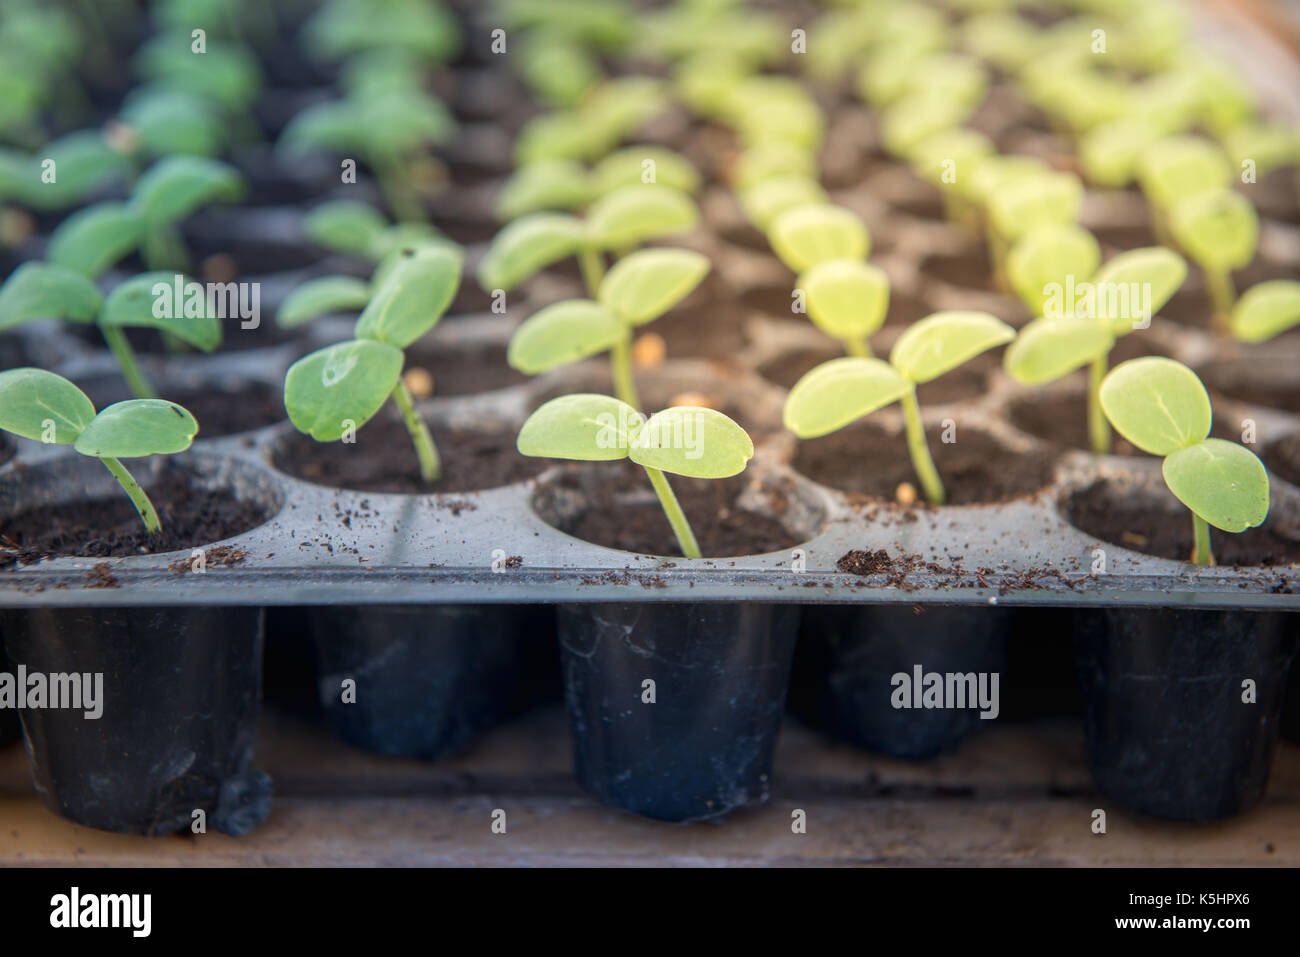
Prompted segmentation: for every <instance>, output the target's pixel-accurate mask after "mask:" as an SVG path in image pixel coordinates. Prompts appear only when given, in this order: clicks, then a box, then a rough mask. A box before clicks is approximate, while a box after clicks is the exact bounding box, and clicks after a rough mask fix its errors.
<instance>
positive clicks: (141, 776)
mask: <svg viewBox="0 0 1300 957" xmlns="http://www.w3.org/2000/svg"><path fill="white" fill-rule="evenodd" d="M0 627H3V629H4V635H5V649H4V650H5V655H6V658H7V660H8V667H9V670H10V671H11V672H16V670H17V668H18V666H19V665H23V666H25V668H26V671H27V673H28V674H29V675H30V674H32V673H37V672H39V673H41V674H43V675H51V674H68V673H80V674H91V675H95V674H102V675H103V679H102V699H103V701H102V713H101V715H100V716H99V717H98V718H87V717H86V715H85V710H84V709H78V710H73V709H59V710H55V709H52V708H48V707H46V708H25V709H23V710H22V711H21V712H20V713H21V716H22V723H23V731H24V733H25V735H26V738H27V750H28V756H29V758H30V760H31V769H32V779H33V782H34V783H35V785H36V789H37V791H38V792H39V793H40V794H41V797H42V798H43V799H44V801H45V803H46V804H47V805H48V806H49V807H50V809H51V810H53V811H55V812H56V813H57V814H60V815H62V816H63V817H66V818H69V819H71V820H73V821H76V822H77V823H79V824H85V825H87V826H89V827H95V828H100V829H101V830H106V831H125V832H131V833H137V834H163V833H168V832H171V831H179V830H186V829H190V828H191V826H192V823H193V822H194V821H195V820H196V818H195V816H194V812H195V811H196V810H202V811H203V812H204V816H205V818H206V827H207V829H208V830H209V831H211V830H216V831H222V832H224V833H227V834H243V833H245V832H247V831H249V830H251V829H252V828H254V827H256V826H257V825H258V824H260V823H261V822H262V820H263V819H264V818H265V817H266V815H267V812H268V811H269V810H270V798H271V781H270V778H268V777H267V776H266V775H265V774H264V773H263V772H261V771H257V770H253V768H252V762H253V745H254V740H255V738H256V732H257V717H258V708H259V704H260V692H261V674H262V611H261V609H258V608H239V607H227V608H221V609H211V608H113V609H93V608H67V609H34V610H31V611H26V612H4V613H3V615H0Z"/></svg>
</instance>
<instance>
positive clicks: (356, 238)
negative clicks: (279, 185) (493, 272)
mask: <svg viewBox="0 0 1300 957" xmlns="http://www.w3.org/2000/svg"><path fill="white" fill-rule="evenodd" d="M303 232H304V233H305V234H306V236H307V238H308V239H310V240H311V241H312V242H314V243H316V244H317V245H320V246H323V247H324V248H326V249H328V250H331V251H332V252H337V253H344V254H346V255H349V256H360V257H362V258H363V259H368V260H370V261H371V262H374V263H379V262H382V261H383V260H384V259H386V258H387V257H388V256H390V255H391V254H392V253H394V252H395V251H397V250H399V249H401V248H402V247H403V246H408V245H411V244H413V243H423V242H429V241H433V240H437V239H439V238H440V236H439V233H438V231H437V230H436V229H434V228H433V226H431V225H429V224H428V223H411V222H399V223H390V222H389V221H388V220H387V219H385V218H384V215H383V213H381V212H379V211H378V210H377V209H375V208H374V207H373V206H370V205H368V204H366V203H362V202H357V201H356V200H348V199H342V200H334V201H331V202H328V203H321V204H320V205H319V206H317V207H316V208H314V209H313V210H312V211H311V212H310V213H308V214H307V215H306V216H305V217H304V218H303ZM447 241H448V242H449V241H450V240H447Z"/></svg>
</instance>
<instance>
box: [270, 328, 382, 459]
mask: <svg viewBox="0 0 1300 957" xmlns="http://www.w3.org/2000/svg"><path fill="white" fill-rule="evenodd" d="M402 361H403V357H402V350H401V349H397V348H394V347H393V346H390V345H388V344H387V343H384V342H377V341H375V340H374V339H353V340H351V341H350V342H340V343H338V344H337V345H333V346H327V347H326V348H324V349H318V350H317V351H316V352H313V353H311V354H310V355H307V356H303V357H302V358H301V359H299V360H298V361H297V362H295V363H294V364H293V365H292V366H290V367H289V371H288V373H286V374H285V377H284V408H285V411H287V412H288V413H289V421H291V422H292V423H293V425H294V428H296V429H297V430H298V431H299V432H304V433H306V434H307V435H310V436H311V437H312V438H313V439H316V440H317V441H318V442H334V441H336V440H338V439H339V438H341V437H342V436H343V434H344V433H345V432H347V431H348V429H349V428H352V429H359V428H361V426H363V425H365V424H366V423H367V422H368V421H370V419H371V417H372V416H373V415H374V414H375V413H376V412H378V411H379V410H380V409H381V408H382V407H383V404H384V402H386V401H387V400H388V397H389V396H390V395H392V392H393V389H394V388H396V386H397V382H398V379H399V378H400V377H401V375H402Z"/></svg>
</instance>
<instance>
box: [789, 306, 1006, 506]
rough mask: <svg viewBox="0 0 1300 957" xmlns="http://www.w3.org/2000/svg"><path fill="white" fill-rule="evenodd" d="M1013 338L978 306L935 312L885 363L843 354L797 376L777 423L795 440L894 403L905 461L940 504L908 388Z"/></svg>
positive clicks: (939, 483) (935, 472)
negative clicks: (903, 433)
mask: <svg viewBox="0 0 1300 957" xmlns="http://www.w3.org/2000/svg"><path fill="white" fill-rule="evenodd" d="M1015 337H1016V331H1015V330H1014V329H1013V328H1011V326H1009V325H1007V324H1006V323H1005V322H1003V321H1002V320H1001V319H998V318H996V317H994V316H991V315H989V314H988V313H985V312H937V313H935V314H934V315H932V316H928V317H926V318H925V319H922V320H920V321H919V322H916V323H913V324H912V325H911V326H909V327H908V328H907V331H905V332H904V333H903V334H902V335H901V336H899V337H898V341H897V342H895V343H894V348H893V350H892V351H891V352H890V354H889V361H888V362H885V361H883V360H881V359H872V358H865V357H858V356H851V357H848V358H844V359H832V360H830V361H829V362H823V363H822V364H821V365H819V366H817V368H815V369H813V370H812V371H811V372H809V373H808V374H807V375H805V376H804V377H803V378H802V379H800V380H799V381H798V382H796V383H795V385H794V388H793V389H791V390H790V395H789V397H788V398H787V399H786V403H785V427H786V428H787V429H789V430H790V431H791V432H793V433H794V434H795V435H797V436H799V438H801V439H812V438H817V437H818V436H821V435H827V434H829V433H831V432H835V431H838V430H839V429H842V428H844V426H846V425H848V424H849V423H851V422H854V421H856V420H857V419H860V418H861V417H862V416H864V415H867V414H869V413H871V412H875V411H876V410H877V409H882V408H884V407H885V406H887V405H890V404H892V403H894V402H899V403H901V405H902V407H903V415H904V418H905V420H906V424H907V449H908V452H909V454H910V455H911V457H912V467H913V468H914V469H915V471H916V476H917V478H918V479H919V480H920V482H921V487H922V488H923V489H924V491H925V496H926V498H927V499H928V500H929V501H930V503H931V504H932V505H942V504H943V503H944V501H945V494H944V488H943V481H942V480H941V479H940V477H939V472H938V470H937V469H936V468H935V465H934V459H933V458H931V456H930V449H929V447H928V446H927V445H926V441H925V427H924V425H923V424H922V421H921V409H920V406H919V405H918V404H917V401H916V387H917V386H918V385H923V384H924V383H926V382H929V381H931V380H932V379H937V378H938V377H939V376H941V375H943V374H944V373H946V372H950V371H952V370H953V369H955V368H957V367H958V366H959V365H961V364H962V363H964V362H968V361H970V360H971V359H973V358H975V357H976V356H977V355H979V354H980V353H982V352H986V351H987V350H989V349H993V348H996V347H997V346H1000V345H1005V344H1006V343H1008V342H1010V341H1011V340H1012V339H1014V338H1015Z"/></svg>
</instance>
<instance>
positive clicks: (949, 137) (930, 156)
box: [912, 127, 996, 232]
mask: <svg viewBox="0 0 1300 957" xmlns="http://www.w3.org/2000/svg"><path fill="white" fill-rule="evenodd" d="M995 152H996V148H995V147H994V145H993V141H992V140H990V139H989V138H988V137H987V136H985V135H984V134H983V133H980V132H977V131H976V130H970V129H966V128H965V127H957V128H955V129H950V130H942V131H940V132H938V133H935V134H934V135H933V136H927V137H926V138H925V139H923V140H921V142H919V143H918V144H917V145H916V148H915V149H914V150H913V152H912V167H913V169H915V170H916V172H917V175H919V176H920V177H921V178H923V179H925V180H928V181H929V182H931V183H933V184H934V185H935V186H937V187H938V188H939V191H940V193H941V194H942V195H943V208H944V213H945V215H946V216H947V217H948V221H949V222H950V223H952V224H953V225H954V226H961V227H962V228H963V229H967V230H970V231H972V232H973V231H974V230H975V229H976V227H977V217H976V215H975V213H976V211H975V209H974V207H973V206H972V205H971V203H970V201H969V200H968V199H967V198H966V196H965V194H964V192H963V190H964V189H965V185H964V183H963V180H964V179H966V178H968V177H970V176H971V175H972V173H973V172H974V170H975V168H976V166H978V165H979V163H980V162H981V161H982V160H984V159H986V158H987V157H989V156H992V155H993V154H994V153H995Z"/></svg>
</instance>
